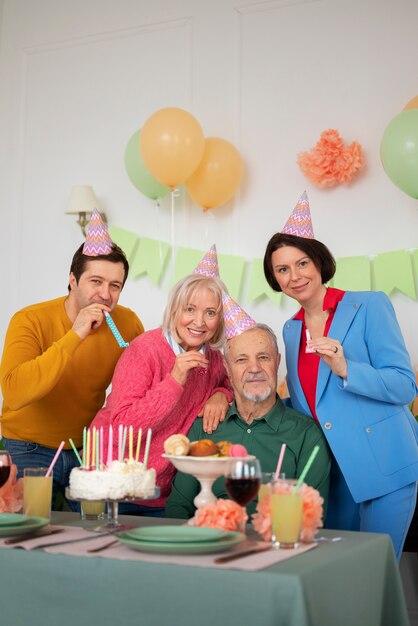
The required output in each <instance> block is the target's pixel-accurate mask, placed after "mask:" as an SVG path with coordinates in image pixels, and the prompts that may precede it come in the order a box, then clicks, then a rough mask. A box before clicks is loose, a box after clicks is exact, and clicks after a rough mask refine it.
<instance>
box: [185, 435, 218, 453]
mask: <svg viewBox="0 0 418 626" xmlns="http://www.w3.org/2000/svg"><path fill="white" fill-rule="evenodd" d="M214 454H219V451H218V448H217V445H216V443H214V442H213V441H211V440H210V439H199V441H192V443H191V444H190V450H189V456H211V455H214Z"/></svg>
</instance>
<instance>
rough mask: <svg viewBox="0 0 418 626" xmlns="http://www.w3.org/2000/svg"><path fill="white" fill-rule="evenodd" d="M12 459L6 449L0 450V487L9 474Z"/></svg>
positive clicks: (5, 481)
mask: <svg viewBox="0 0 418 626" xmlns="http://www.w3.org/2000/svg"><path fill="white" fill-rule="evenodd" d="M11 465H12V459H11V457H10V454H9V453H8V452H7V450H0V487H3V485H4V484H6V483H7V481H8V480H9V476H10V468H11Z"/></svg>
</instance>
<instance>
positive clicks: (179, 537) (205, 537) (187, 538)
mask: <svg viewBox="0 0 418 626" xmlns="http://www.w3.org/2000/svg"><path fill="white" fill-rule="evenodd" d="M126 535H127V537H128V538H129V539H133V540H136V541H138V540H139V541H154V542H158V543H165V542H167V543H198V542H201V541H205V542H206V541H219V539H224V538H225V537H228V536H229V535H230V533H229V531H225V530H219V529H218V528H203V527H201V526H148V527H145V528H134V529H132V530H129V531H126Z"/></svg>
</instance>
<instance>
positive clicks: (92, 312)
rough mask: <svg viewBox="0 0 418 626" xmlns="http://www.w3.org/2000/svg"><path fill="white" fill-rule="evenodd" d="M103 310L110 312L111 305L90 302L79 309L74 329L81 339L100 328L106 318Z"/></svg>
mask: <svg viewBox="0 0 418 626" xmlns="http://www.w3.org/2000/svg"><path fill="white" fill-rule="evenodd" d="M103 311H107V312H108V313H110V309H109V307H108V306H106V305H104V304H89V306H86V307H85V308H84V309H81V310H80V311H79V313H78V315H77V317H76V318H75V320H74V324H73V331H74V332H75V333H77V335H78V336H79V337H80V339H85V338H86V337H87V336H88V335H90V333H91V332H92V331H93V330H95V329H96V328H99V326H100V324H102V323H103V320H104V313H103Z"/></svg>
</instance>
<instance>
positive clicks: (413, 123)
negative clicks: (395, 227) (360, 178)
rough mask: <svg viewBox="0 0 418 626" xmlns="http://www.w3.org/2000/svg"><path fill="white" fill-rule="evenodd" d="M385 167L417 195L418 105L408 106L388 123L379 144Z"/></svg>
mask: <svg viewBox="0 0 418 626" xmlns="http://www.w3.org/2000/svg"><path fill="white" fill-rule="evenodd" d="M380 156H381V159H382V164H383V168H384V170H385V172H386V174H387V175H388V176H389V178H390V180H391V181H392V182H393V183H394V184H395V185H396V186H397V187H399V189H402V191H404V192H405V193H407V194H408V196H411V197H412V198H418V109H407V110H405V111H402V112H401V113H399V115H397V116H396V117H395V118H393V120H392V121H391V122H390V123H389V125H388V126H387V128H386V130H385V132H384V133H383V137H382V142H381V144H380Z"/></svg>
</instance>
